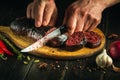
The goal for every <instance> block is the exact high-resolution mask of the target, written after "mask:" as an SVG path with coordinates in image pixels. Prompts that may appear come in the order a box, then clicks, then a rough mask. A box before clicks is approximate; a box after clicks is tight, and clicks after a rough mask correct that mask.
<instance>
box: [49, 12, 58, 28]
mask: <svg viewBox="0 0 120 80" xmlns="http://www.w3.org/2000/svg"><path fill="white" fill-rule="evenodd" d="M56 19H57V10H56V11H54V13H53V14H52V17H51V19H50V22H49V24H48V25H49V26H54V25H55V22H56Z"/></svg>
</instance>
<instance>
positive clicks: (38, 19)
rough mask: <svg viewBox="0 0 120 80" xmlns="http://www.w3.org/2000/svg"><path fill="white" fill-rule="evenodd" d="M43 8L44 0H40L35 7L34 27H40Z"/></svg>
mask: <svg viewBox="0 0 120 80" xmlns="http://www.w3.org/2000/svg"><path fill="white" fill-rule="evenodd" d="M44 8H45V2H44V1H41V3H40V4H38V5H37V6H36V7H35V26H36V27H40V26H41V24H42V19H43V12H44Z"/></svg>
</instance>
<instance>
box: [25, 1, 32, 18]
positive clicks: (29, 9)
mask: <svg viewBox="0 0 120 80" xmlns="http://www.w3.org/2000/svg"><path fill="white" fill-rule="evenodd" d="M31 4H32V3H30V4H29V5H28V6H27V12H26V15H27V18H30V17H31Z"/></svg>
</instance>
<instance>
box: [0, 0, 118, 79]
mask: <svg viewBox="0 0 120 80" xmlns="http://www.w3.org/2000/svg"><path fill="white" fill-rule="evenodd" d="M58 1H59V0H58ZM29 2H30V0H23V1H22V0H12V1H11V0H7V1H0V25H3V26H9V25H10V23H11V22H12V21H13V20H15V19H16V18H18V17H22V16H25V15H26V13H25V11H26V6H27V4H28V3H29ZM60 5H61V6H60ZM59 8H61V9H63V8H64V6H63V5H62V3H59ZM61 13H62V12H61ZM59 17H60V18H62V17H61V15H59ZM98 27H99V28H100V29H101V30H102V31H103V33H104V34H105V36H106V49H108V48H109V45H110V43H111V42H112V41H113V40H110V39H108V35H110V34H112V33H114V34H118V35H120V4H118V5H116V6H113V7H111V8H108V9H106V10H105V11H104V12H103V18H102V21H101V24H100V25H99V26H98ZM27 55H28V56H30V58H31V60H30V61H29V63H28V64H27V65H25V64H23V61H18V60H17V59H16V56H13V57H9V56H7V57H8V60H7V61H3V60H1V59H0V80H120V73H117V72H114V71H113V70H111V69H110V68H108V69H101V68H99V67H97V65H96V63H95V58H96V56H91V57H89V58H84V59H76V60H54V59H47V58H42V57H37V56H33V55H29V54H27ZM35 60H40V63H47V67H46V68H42V69H41V68H38V66H39V65H38V64H39V63H36V62H34V61H35ZM114 64H115V65H116V66H119V67H120V61H114Z"/></svg>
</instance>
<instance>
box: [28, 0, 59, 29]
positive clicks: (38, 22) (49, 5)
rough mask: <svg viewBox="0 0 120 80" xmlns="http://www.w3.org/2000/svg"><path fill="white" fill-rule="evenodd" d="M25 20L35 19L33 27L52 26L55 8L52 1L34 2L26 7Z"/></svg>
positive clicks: (36, 0)
mask: <svg viewBox="0 0 120 80" xmlns="http://www.w3.org/2000/svg"><path fill="white" fill-rule="evenodd" d="M26 13H27V18H32V19H35V26H36V27H40V26H47V25H48V26H54V25H55V22H56V19H57V8H56V5H55V2H54V0H34V2H32V3H30V4H29V5H28V7H27V12H26Z"/></svg>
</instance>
